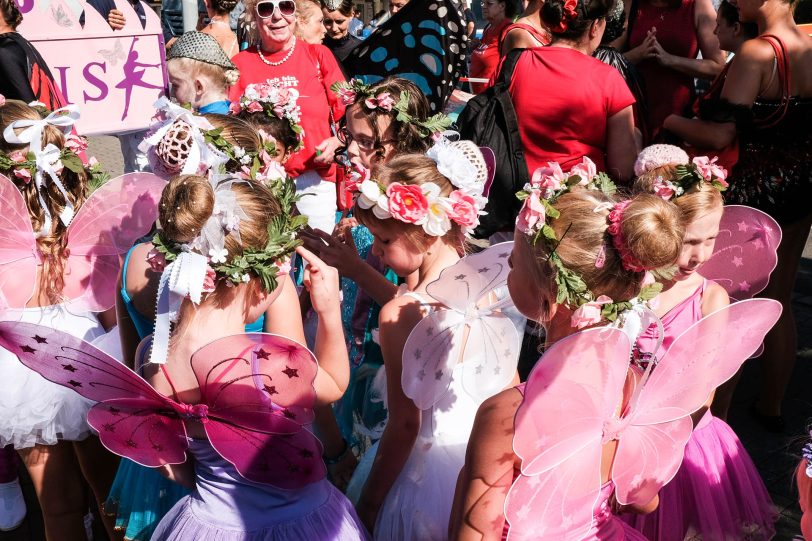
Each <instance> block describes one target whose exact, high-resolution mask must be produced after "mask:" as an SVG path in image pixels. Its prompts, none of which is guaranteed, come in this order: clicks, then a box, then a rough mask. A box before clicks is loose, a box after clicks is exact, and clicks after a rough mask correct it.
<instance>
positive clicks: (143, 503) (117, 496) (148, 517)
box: [104, 244, 265, 541]
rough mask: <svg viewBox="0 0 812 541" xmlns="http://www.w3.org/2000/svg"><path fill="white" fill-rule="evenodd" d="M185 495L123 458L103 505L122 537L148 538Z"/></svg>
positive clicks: (144, 326) (143, 327) (144, 331)
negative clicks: (112, 517) (122, 534)
mask: <svg viewBox="0 0 812 541" xmlns="http://www.w3.org/2000/svg"><path fill="white" fill-rule="evenodd" d="M136 246H137V244H136ZM134 248H135V247H133V248H131V249H130V251H129V252H127V256H126V257H125V258H124V265H123V266H122V271H121V283H122V284H126V283H127V265H128V264H129V262H130V255H131V254H132V251H133V249H134ZM120 294H121V299H122V300H123V301H124V306H125V307H126V308H127V313H128V314H129V316H130V319H132V322H133V324H134V325H135V328H136V330H137V331H138V336H139V338H142V339H143V338H144V337H146V336H148V335H149V334H152V331H153V327H154V322H153V321H151V320H149V319H147V318H146V317H144V316H143V315H141V314H140V313H139V312H138V311H137V310H136V309H135V307H134V306H133V304H132V299H131V298H130V296H129V294H128V293H127V289H126V287H124V286H122V288H121V291H120ZM264 320H265V316H264V315H263V316H261V317H260V318H259V319H258V320H257V321H255V322H254V323H251V324H250V325H246V326H245V331H246V332H262V327H263V324H264ZM187 494H189V490H188V489H186V488H185V487H183V486H181V485H179V484H177V483H175V482H174V481H170V480H169V479H167V478H166V477H164V476H163V475H161V474H160V473H158V470H157V469H154V468H147V467H145V466H141V465H140V464H136V463H135V462H132V461H131V460H127V459H126V458H122V459H121V462H120V463H119V466H118V472H117V473H116V478H115V479H114V480H113V486H112V487H111V488H110V495H109V496H108V497H107V501H106V502H105V503H104V507H105V510H106V511H107V512H108V513H111V514H112V513H115V515H116V526H115V527H116V530H119V531H123V532H124V539H126V540H128V541H129V540H133V541H149V540H150V539H151V538H152V533H153V531H154V530H155V527H156V526H157V525H158V522H160V520H161V518H163V516H164V515H166V513H167V512H169V510H170V509H172V506H173V505H175V504H176V503H177V502H178V501H179V500H180V499H181V498H183V497H184V496H186V495H187Z"/></svg>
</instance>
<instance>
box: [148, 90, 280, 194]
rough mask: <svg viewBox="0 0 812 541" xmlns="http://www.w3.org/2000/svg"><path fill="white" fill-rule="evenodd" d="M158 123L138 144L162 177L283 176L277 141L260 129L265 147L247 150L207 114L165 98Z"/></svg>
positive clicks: (250, 178)
mask: <svg viewBox="0 0 812 541" xmlns="http://www.w3.org/2000/svg"><path fill="white" fill-rule="evenodd" d="M155 107H156V108H157V109H158V112H157V114H156V118H157V122H156V123H155V125H154V126H153V128H152V130H151V133H150V134H148V135H147V137H146V138H144V140H143V141H142V142H141V144H140V145H139V146H138V148H139V150H141V151H142V152H144V153H145V154H146V155H147V159H148V160H149V163H150V165H151V167H152V170H153V171H154V172H155V173H156V174H157V175H158V176H161V177H165V178H168V177H172V176H174V175H178V174H196V175H206V174H208V173H209V172H210V171H211V172H214V173H215V174H222V173H226V172H229V173H231V174H234V175H236V176H238V177H239V178H242V179H245V180H258V181H261V182H262V181H266V180H268V179H271V178H277V177H278V176H279V175H280V171H279V169H280V168H279V164H277V163H276V162H274V161H273V159H272V156H275V155H276V141H275V140H274V139H273V137H271V136H269V135H267V134H265V133H264V132H262V130H260V132H259V135H260V137H261V139H262V146H261V148H260V150H259V151H258V152H254V151H247V150H245V149H244V148H242V147H240V146H237V145H233V144H231V143H230V142H229V141H228V140H227V139H226V138H225V137H223V135H222V133H223V129H222V128H216V129H215V128H214V126H212V124H211V123H210V122H209V121H208V120H207V119H206V118H205V117H203V116H200V115H197V114H195V113H193V112H192V111H191V110H189V109H186V108H184V107H182V106H180V105H177V104H175V103H172V102H170V101H169V100H167V99H166V98H161V99H159V100H158V101H157V102H156V103H155Z"/></svg>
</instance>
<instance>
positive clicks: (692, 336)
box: [612, 299, 781, 505]
mask: <svg viewBox="0 0 812 541" xmlns="http://www.w3.org/2000/svg"><path fill="white" fill-rule="evenodd" d="M780 314H781V304H780V303H778V302H777V301H773V300H770V299H749V300H744V301H740V302H736V303H733V304H731V305H729V306H726V307H725V308H722V309H721V310H718V311H716V312H714V313H713V314H710V315H708V316H707V317H704V318H702V319H701V320H700V321H698V322H696V323H694V324H693V325H692V326H691V327H689V328H688V329H687V330H685V332H683V333H682V334H681V335H680V336H679V337H677V339H676V340H675V341H674V343H673V344H672V345H671V347H670V348H669V350H668V351H667V352H666V354H665V355H664V356H663V358H662V359H661V360H660V361H659V362H658V363H657V365H656V367H655V368H654V370H653V371H652V372H651V376H650V377H649V378H648V380H647V381H645V382H644V383H643V387H642V389H641V390H640V393H639V396H638V397H637V398H636V400H635V401H634V403H633V404H632V405H631V410H630V412H629V413H628V414H627V416H626V418H625V419H624V420H623V424H624V426H625V428H623V430H622V432H621V435H620V438H619V439H620V444H619V446H618V451H617V455H616V457H615V463H614V468H613V472H612V480H613V481H614V482H615V487H616V496H617V499H618V501H619V502H620V503H621V504H624V505H625V504H628V503H637V504H645V503H647V502H649V501H650V500H651V499H652V498H653V497H654V495H655V494H657V492H658V491H659V490H660V488H662V486H663V485H665V484H666V483H668V481H670V480H671V479H672V478H673V477H674V475H676V473H677V470H678V469H679V466H680V464H681V463H682V458H683V453H684V450H685V444H686V443H687V442H688V438H689V437H690V435H691V430H692V427H693V425H692V422H691V419H690V417H689V415H690V414H691V413H693V412H695V411H696V410H698V409H699V408H700V407H702V405H703V404H705V402H706V401H707V399H708V397H709V396H710V393H711V392H712V391H713V389H715V388H716V387H718V386H719V385H721V384H722V383H724V382H725V381H727V380H728V379H730V378H731V377H733V375H734V374H735V373H736V371H737V370H738V369H739V367H740V366H741V364H742V363H743V362H744V361H745V360H746V359H747V358H748V357H749V356H750V355H751V354H752V353H753V352H754V351H755V350H756V349H758V347H759V345H760V344H761V342H762V340H763V339H764V336H765V335H766V334H767V332H768V331H769V330H770V329H771V328H772V326H773V325H774V324H775V322H776V321H777V320H778V317H779V316H780Z"/></svg>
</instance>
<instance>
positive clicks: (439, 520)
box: [347, 293, 481, 541]
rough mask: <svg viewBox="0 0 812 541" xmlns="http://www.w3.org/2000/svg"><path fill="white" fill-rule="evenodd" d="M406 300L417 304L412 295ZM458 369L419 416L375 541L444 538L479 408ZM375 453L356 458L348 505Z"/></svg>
mask: <svg viewBox="0 0 812 541" xmlns="http://www.w3.org/2000/svg"><path fill="white" fill-rule="evenodd" d="M408 295H410V296H413V297H415V298H417V299H418V300H421V302H423V300H422V299H421V298H420V297H418V296H417V295H416V294H414V293H408ZM424 306H425V305H424ZM403 362H404V363H406V362H408V359H403ZM462 366H463V365H462V364H458V365H457V366H456V367H455V368H454V370H453V372H452V377H451V384H450V385H449V387H448V391H447V392H446V393H445V395H444V396H443V397H442V398H440V400H439V401H438V402H437V403H435V405H434V406H432V407H431V408H429V409H426V410H423V411H422V413H421V424H420V433H419V434H418V437H417V440H416V441H415V443H414V447H412V452H411V454H410V455H409V459H408V460H407V461H406V464H405V465H404V467H403V470H402V471H401V472H400V475H399V476H398V478H397V480H396V481H395V483H394V485H392V488H391V489H390V491H389V493H388V494H387V496H386V499H385V500H384V503H383V505H382V506H381V509H380V512H379V513H378V519H377V522H376V523H375V530H374V535H373V538H374V539H375V540H376V541H443V540H445V539H448V519H449V516H450V515H451V506H452V504H453V501H454V492H455V490H456V486H457V477H458V476H459V473H460V470H461V469H462V466H463V464H464V463H465V450H466V448H467V446H468V439H469V437H470V435H471V429H472V427H473V425H474V418H475V416H476V412H477V409H478V408H479V405H480V403H481V401H479V400H476V399H474V397H472V396H471V395H470V394H469V393H467V392H466V391H465V390H464V389H463V386H462ZM385 368H386V366H385V365H384V366H383V367H382V368H381V370H382V371H383V370H385ZM376 379H377V378H376ZM377 384H378V381H376V386H377ZM384 388H385V386H384ZM377 451H378V443H375V445H374V446H372V447H371V448H370V449H369V451H367V453H366V454H364V457H363V458H362V459H361V463H360V464H359V465H358V468H357V469H356V471H355V473H354V475H353V478H352V480H351V482H350V486H349V487H348V489H347V494H348V496H349V497H350V499H351V500H352V499H353V496H355V498H356V499H357V497H358V496H359V495H360V491H361V490H362V489H363V485H364V484H365V483H366V478H367V476H368V475H369V471H370V469H371V467H372V462H373V460H374V458H375V454H376V453H377Z"/></svg>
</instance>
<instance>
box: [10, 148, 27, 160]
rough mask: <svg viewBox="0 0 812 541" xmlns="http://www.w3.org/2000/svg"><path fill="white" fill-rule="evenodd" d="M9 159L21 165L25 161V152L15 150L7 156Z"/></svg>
mask: <svg viewBox="0 0 812 541" xmlns="http://www.w3.org/2000/svg"><path fill="white" fill-rule="evenodd" d="M8 157H9V159H10V160H11V161H13V162H17V163H23V162H24V161H25V160H26V155H25V152H23V151H22V150H15V151H13V152H11V153H10V154H9V155H8Z"/></svg>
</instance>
